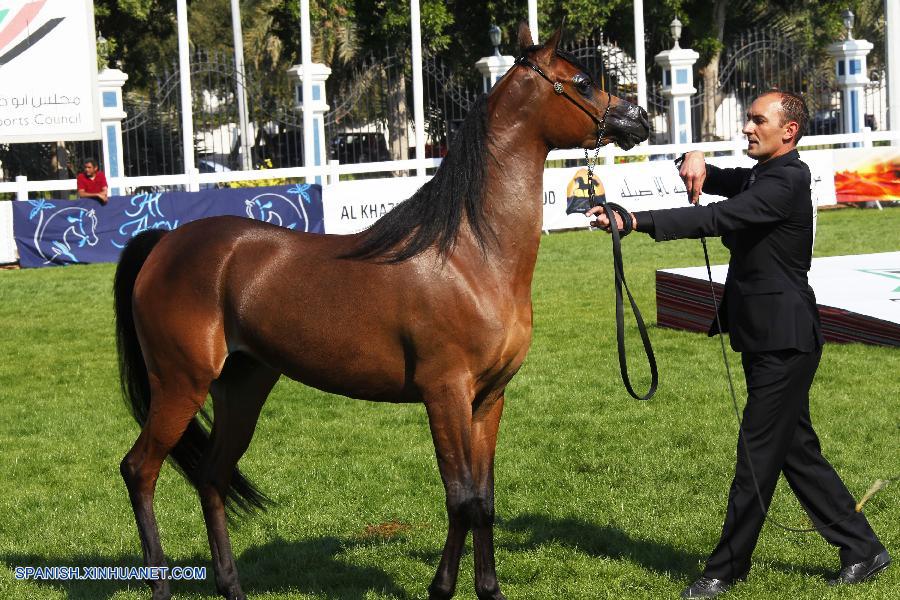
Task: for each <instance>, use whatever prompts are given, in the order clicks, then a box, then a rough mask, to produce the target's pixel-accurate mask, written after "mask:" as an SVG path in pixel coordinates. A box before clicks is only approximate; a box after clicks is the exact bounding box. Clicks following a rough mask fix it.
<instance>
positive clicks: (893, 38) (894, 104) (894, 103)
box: [884, 0, 900, 144]
mask: <svg viewBox="0 0 900 600" xmlns="http://www.w3.org/2000/svg"><path fill="white" fill-rule="evenodd" d="M884 12H885V27H884V45H885V49H884V50H885V52H884V56H885V58H887V87H888V123H889V124H890V125H889V128H890V129H891V130H892V131H898V130H900V3H898V2H897V0H884ZM894 143H895V144H896V143H897V142H894Z"/></svg>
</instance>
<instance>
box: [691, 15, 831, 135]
mask: <svg viewBox="0 0 900 600" xmlns="http://www.w3.org/2000/svg"><path fill="white" fill-rule="evenodd" d="M720 64H721V65H722V67H721V68H720V70H719V78H718V82H717V85H716V87H715V89H711V90H710V89H706V86H705V85H704V82H703V80H702V79H700V80H699V81H698V82H697V89H698V93H697V94H696V95H694V96H693V98H692V101H691V108H692V111H693V114H692V116H693V123H694V139H695V140H703V141H706V140H731V139H736V138H740V137H741V136H742V135H743V134H741V129H742V128H743V125H744V121H745V119H746V111H747V109H748V108H749V106H750V104H751V103H752V102H753V99H754V98H756V97H757V96H758V95H760V94H762V93H764V92H765V91H767V90H770V89H773V88H776V89H780V90H785V91H790V92H794V93H798V94H800V95H802V96H803V98H804V99H805V100H806V104H807V106H808V107H809V112H810V116H811V119H810V123H809V131H808V134H809V135H818V134H829V133H839V132H840V131H841V125H840V115H839V109H840V94H839V92H838V89H837V86H836V84H835V80H834V71H833V69H832V65H831V61H830V59H828V58H826V57H824V56H820V55H816V54H814V53H813V52H812V51H811V50H809V49H808V48H806V47H805V46H803V45H802V44H800V43H799V42H797V41H795V40H792V39H790V38H788V37H785V36H784V35H783V34H781V33H778V32H776V31H770V30H753V31H747V32H741V33H740V34H739V35H738V36H737V37H736V38H735V39H733V40H732V41H731V43H730V44H729V45H728V46H726V48H725V50H724V51H723V52H722V57H721V61H720Z"/></svg>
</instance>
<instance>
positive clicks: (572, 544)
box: [0, 208, 900, 600]
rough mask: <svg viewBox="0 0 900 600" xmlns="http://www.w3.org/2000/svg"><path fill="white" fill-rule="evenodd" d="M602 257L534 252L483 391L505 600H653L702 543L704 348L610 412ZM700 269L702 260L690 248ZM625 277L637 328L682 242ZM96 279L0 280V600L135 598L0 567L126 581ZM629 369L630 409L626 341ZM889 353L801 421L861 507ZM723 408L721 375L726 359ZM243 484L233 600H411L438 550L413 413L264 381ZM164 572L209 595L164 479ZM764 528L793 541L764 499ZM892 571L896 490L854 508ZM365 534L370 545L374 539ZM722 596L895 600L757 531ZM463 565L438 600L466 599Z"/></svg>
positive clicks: (720, 488)
mask: <svg viewBox="0 0 900 600" xmlns="http://www.w3.org/2000/svg"><path fill="white" fill-rule="evenodd" d="M898 231H900V209H897V208H893V209H887V210H885V211H876V210H865V211H863V210H840V211H829V212H824V213H821V214H820V217H819V233H818V239H817V242H816V249H817V255H818V256H827V255H838V254H855V253H865V252H883V251H893V250H897V249H898V246H900V237H898ZM609 248H610V243H609V239H608V237H607V236H605V235H603V234H600V233H589V232H572V233H562V234H554V235H550V236H545V237H544V238H543V240H542V246H541V254H540V258H539V261H538V267H537V272H536V275H535V280H534V302H535V310H534V312H535V331H534V343H533V346H532V350H531V353H530V354H529V357H528V359H527V361H526V363H525V365H524V367H523V368H522V370H521V372H520V373H519V375H518V376H517V377H516V378H515V379H514V380H513V382H512V384H511V385H510V387H509V390H508V392H507V406H506V411H505V415H504V420H503V424H502V426H501V430H500V441H499V447H498V452H497V466H496V505H497V516H498V519H497V528H496V530H497V533H496V536H497V562H498V571H499V576H500V580H501V584H502V586H503V588H504V591H505V592H506V594H507V596H508V597H509V598H510V600H513V599H519V598H535V599H550V598H573V599H580V598H648V599H651V598H652V599H657V598H675V597H677V594H678V593H679V592H680V590H681V589H682V587H683V586H684V585H685V584H687V583H688V582H689V581H690V580H691V579H692V578H694V577H695V576H696V575H697V574H698V573H699V570H700V568H701V565H702V562H703V560H704V558H705V557H706V554H707V553H708V552H709V551H710V550H711V548H712V546H713V544H714V543H715V541H716V540H717V538H718V535H719V532H720V530H721V521H722V516H723V511H724V508H725V501H726V496H727V491H728V486H729V483H730V478H731V474H732V469H733V460H734V453H735V442H736V437H737V436H736V423H735V420H734V416H733V414H732V408H731V402H730V399H728V396H727V384H726V381H725V379H724V375H723V366H722V364H721V358H720V356H719V352H720V350H719V345H718V342H717V341H716V340H714V339H708V338H706V336H704V335H700V334H696V333H686V332H680V331H674V330H668V329H660V328H657V327H655V326H653V327H652V328H651V337H652V340H653V343H654V348H655V350H656V354H657V357H658V360H659V370H660V378H661V386H660V390H659V392H658V393H657V395H656V397H655V398H653V399H652V400H651V401H649V402H644V403H642V402H637V401H634V400H631V399H630V398H629V397H628V396H627V394H626V393H625V391H624V388H623V387H622V383H621V381H620V379H619V375H618V362H617V359H616V351H615V333H614V327H615V320H614V304H613V299H614V297H613V288H612V267H611V258H610V250H609ZM711 249H712V251H713V260H714V262H723V261H724V260H725V258H726V253H725V250H724V248H722V247H721V246H720V245H719V244H718V243H717V242H714V243H712V244H711ZM624 252H625V260H626V270H627V275H628V278H629V282H630V284H631V286H632V290H633V291H634V292H635V294H636V296H637V299H638V302H639V304H640V306H641V308H642V309H643V311H644V314H645V316H646V317H647V319H648V320H649V321H650V322H651V323H655V306H654V270H655V269H657V268H664V267H681V266H691V265H700V264H702V261H703V254H702V250H701V247H700V244H699V243H698V242H696V241H689V240H681V241H677V242H670V243H667V244H656V243H654V242H653V241H652V240H650V239H649V238H647V237H646V236H640V235H634V236H631V237H629V238H628V239H627V240H626V241H625V242H624ZM113 271H114V266H113V265H89V266H82V267H69V268H57V269H38V270H29V271H8V272H0V331H2V335H0V356H2V359H0V449H2V455H0V456H2V460H0V490H2V493H0V598H4V599H5V598H85V599H106V598H116V599H124V598H148V597H149V593H148V588H146V587H145V586H144V584H143V583H140V582H130V583H129V582H120V581H100V582H73V581H55V582H40V581H28V582H20V581H15V579H14V577H13V568H14V567H16V566H123V565H127V566H137V565H139V564H140V563H141V558H140V545H139V542H138V536H137V532H136V529H135V525H134V519H133V516H132V511H131V507H130V504H129V502H128V498H127V494H126V492H125V487H124V485H123V483H122V481H121V478H120V477H119V472H118V466H119V461H120V460H121V458H122V456H123V455H124V454H125V452H126V451H127V450H128V448H129V447H130V445H131V443H132V442H133V441H134V438H135V437H136V435H137V432H138V429H137V425H136V424H135V423H134V421H133V420H132V418H131V416H130V415H129V413H128V411H127V410H126V408H125V406H124V403H123V401H122V399H121V397H120V395H119V391H118V383H117V371H116V357H115V347H114V339H113V314H112V296H111V285H112V277H113ZM629 336H630V337H629V344H630V346H631V349H630V352H631V354H630V364H631V365H632V370H633V380H635V385H636V387H637V388H640V387H645V386H646V382H647V380H648V377H647V375H646V365H645V364H644V363H643V358H642V356H641V355H640V354H639V346H640V340H639V338H638V337H637V335H636V330H635V329H634V327H633V326H630V329H629ZM897 352H898V351H897V350H896V349H888V348H879V347H871V346H863V345H859V344H850V345H837V344H830V345H828V346H827V347H826V349H825V352H824V356H823V359H822V365H821V367H820V369H819V373H818V376H817V378H816V383H815V384H814V387H813V391H812V413H813V419H814V421H815V423H816V424H817V429H818V432H819V436H820V438H821V440H822V444H823V448H824V452H825V454H826V456H827V457H828V458H829V459H830V460H831V461H832V462H833V463H834V465H835V466H836V468H837V469H838V471H839V472H840V473H841V475H842V476H843V478H844V480H845V482H846V483H847V485H848V487H849V488H850V490H851V491H852V492H853V493H854V495H856V496H857V497H859V496H861V495H862V494H863V493H864V492H865V490H866V489H867V488H868V486H869V485H870V484H871V483H872V481H873V480H874V479H876V478H885V477H891V476H895V475H897V474H900V452H898V448H900V393H898V392H900V390H898V376H897V366H898V364H900V363H898V353H897ZM730 358H731V361H732V365H733V368H734V369H735V370H736V373H737V375H738V378H737V379H738V380H737V381H736V384H737V385H738V390H739V393H740V394H743V381H742V377H741V376H740V368H739V360H738V357H737V355H734V354H732V355H731V357H730ZM241 464H242V467H243V469H244V471H245V472H246V473H247V474H248V475H249V476H250V477H251V478H253V479H254V480H255V481H256V482H257V483H258V484H259V485H260V486H261V488H262V489H263V490H265V491H267V492H268V493H269V494H270V495H271V496H272V497H273V498H274V499H275V500H276V502H277V504H276V505H275V506H274V507H273V508H272V509H271V510H270V511H269V512H268V513H265V514H263V515H260V516H257V517H254V518H252V519H249V520H246V521H243V522H241V523H240V525H239V526H236V527H233V528H232V541H233V544H234V549H235V554H236V556H237V561H238V568H239V571H240V574H241V579H242V582H243V586H244V589H245V591H247V592H248V593H249V594H250V595H251V596H252V597H255V598H346V599H359V600H362V599H375V598H424V597H426V595H427V593H426V587H427V585H428V583H429V581H430V579H431V577H432V575H433V573H434V569H435V568H436V565H437V561H438V558H439V556H440V551H441V547H442V544H443V539H444V534H445V522H446V516H445V510H444V494H443V488H442V486H441V484H440V478H439V476H438V471H437V468H436V464H435V459H434V452H433V447H432V444H431V439H430V436H429V433H428V426H427V422H426V418H425V412H424V409H423V407H422V406H393V405H377V404H372V403H365V402H356V401H350V400H348V399H346V398H341V397H335V396H329V395H326V394H324V393H321V392H318V391H316V390H313V389H310V388H306V387H304V386H302V385H300V384H297V383H295V382H292V381H288V380H282V381H281V382H280V383H279V384H278V386H277V387H276V388H275V390H274V392H273V393H272V395H271V397H270V398H269V401H268V403H267V404H266V408H265V409H264V411H263V416H262V419H261V421H260V424H259V427H258V429H257V433H256V437H255V439H254V442H253V444H252V445H251V447H250V450H249V452H248V453H247V455H246V457H245V458H244V459H243V461H242V463H241ZM156 508H157V517H158V519H159V525H160V530H161V533H162V540H163V547H164V548H165V550H166V552H167V555H168V557H169V561H170V565H180V566H184V565H197V566H207V567H209V571H208V578H207V580H205V581H201V582H174V583H173V591H174V592H175V594H176V597H178V598H210V597H215V596H214V593H215V587H214V581H213V578H212V570H211V564H210V558H209V548H208V545H207V539H206V532H205V528H204V526H203V519H202V516H201V512H200V506H199V502H198V500H197V497H196V494H195V492H194V491H193V490H192V489H191V488H189V487H188V486H187V484H185V483H184V482H183V481H182V479H181V478H180V476H179V475H178V474H177V473H176V472H175V471H174V469H172V468H171V467H169V466H166V467H165V468H164V469H163V472H162V475H161V477H160V481H159V485H158V492H157V496H156ZM772 510H773V513H774V515H776V516H777V518H778V519H779V520H780V521H781V522H783V523H786V524H789V525H793V526H804V525H806V524H807V519H806V517H805V516H804V513H803V511H802V509H801V508H800V506H799V504H798V503H797V501H796V499H794V497H793V496H792V495H791V493H790V491H789V489H788V488H787V486H786V485H785V484H784V483H783V482H782V483H781V484H780V485H779V487H778V490H777V492H776V495H775V500H774V503H773V509H772ZM866 510H867V514H868V516H869V519H870V521H871V522H872V525H873V526H874V528H875V530H876V531H877V532H878V533H879V535H880V536H881V538H882V540H883V542H884V543H885V544H886V545H887V546H888V548H889V549H890V550H891V551H892V552H893V553H894V555H895V557H897V558H900V484H895V485H894V486H889V487H888V488H887V489H886V490H884V491H882V492H881V493H880V494H879V495H877V496H876V497H875V498H874V499H873V500H871V501H870V502H869V504H868V505H867V507H866ZM380 525H384V527H378V526H380ZM754 559H755V560H754V567H753V570H752V572H751V575H750V578H749V579H748V581H747V582H746V583H745V584H742V585H740V586H738V587H736V588H735V589H734V591H733V592H732V593H730V594H729V596H727V597H729V598H734V599H735V600H738V599H742V598H743V599H747V598H792V599H796V600H799V599H806V598H808V599H819V598H832V599H838V598H867V599H868V598H885V599H886V598H900V564H898V565H894V567H892V568H891V569H890V570H888V571H887V572H886V573H885V574H884V575H883V576H882V577H881V578H880V579H879V580H877V581H876V582H874V583H872V584H867V585H864V586H858V587H856V588H846V589H830V588H828V587H827V586H826V585H825V583H824V581H823V578H822V576H823V575H824V574H826V573H829V572H831V571H833V570H835V569H836V568H837V567H838V559H837V552H836V551H835V549H833V548H831V547H830V546H828V545H827V544H826V543H825V542H824V541H823V539H822V538H821V537H820V536H818V535H816V534H805V535H798V534H792V533H787V532H784V531H782V530H780V529H777V528H775V527H773V526H771V525H767V526H766V527H765V528H764V530H763V533H762V536H761V538H760V543H759V546H758V547H757V550H756V553H755V554H754ZM472 577H473V576H472V559H471V553H468V552H467V553H466V555H465V556H464V557H463V561H462V568H461V573H460V582H459V587H458V597H460V598H474V597H475V596H474V586H473V583H472Z"/></svg>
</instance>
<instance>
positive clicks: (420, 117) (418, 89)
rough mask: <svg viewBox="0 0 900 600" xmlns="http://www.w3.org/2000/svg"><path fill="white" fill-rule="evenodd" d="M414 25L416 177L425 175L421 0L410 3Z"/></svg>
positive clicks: (413, 71) (413, 64) (410, 13)
mask: <svg viewBox="0 0 900 600" xmlns="http://www.w3.org/2000/svg"><path fill="white" fill-rule="evenodd" d="M409 19H410V22H411V26H412V75H413V114H414V115H415V128H416V177H424V176H425V98H424V96H423V92H422V18H421V14H420V12H419V0H411V2H410V3H409Z"/></svg>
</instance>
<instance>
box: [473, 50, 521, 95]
mask: <svg viewBox="0 0 900 600" xmlns="http://www.w3.org/2000/svg"><path fill="white" fill-rule="evenodd" d="M515 62H516V59H515V58H513V57H512V56H497V55H495V56H485V57H483V58H481V59H479V61H478V62H477V63H475V68H476V69H478V72H479V73H481V76H482V81H483V82H484V93H485V94H487V93H488V92H490V91H491V88H492V87H494V84H495V83H497V81H498V80H499V79H500V78H501V77H503V76H504V75H506V72H507V71H509V69H510V67H512V66H513V64H514V63H515Z"/></svg>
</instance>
